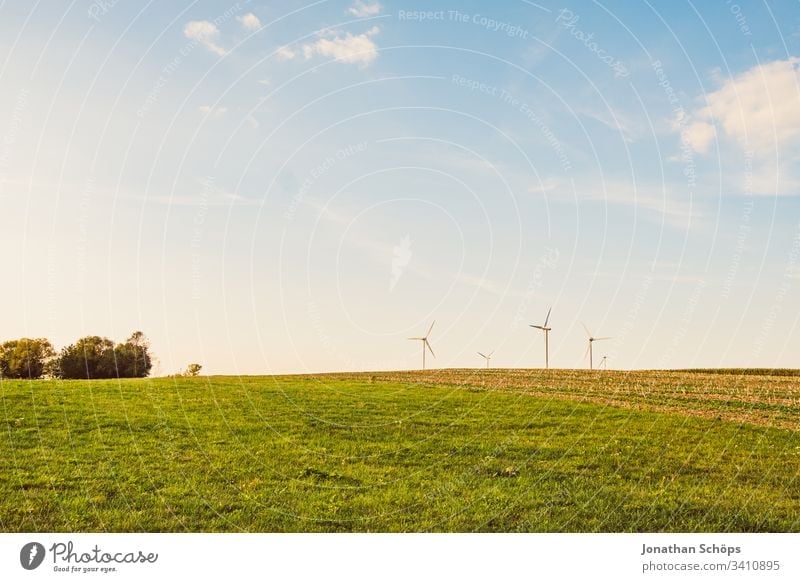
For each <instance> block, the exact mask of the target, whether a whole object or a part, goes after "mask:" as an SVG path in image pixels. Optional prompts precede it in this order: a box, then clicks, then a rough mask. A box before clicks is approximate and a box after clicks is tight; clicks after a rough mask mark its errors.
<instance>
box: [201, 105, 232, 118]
mask: <svg viewBox="0 0 800 582" xmlns="http://www.w3.org/2000/svg"><path fill="white" fill-rule="evenodd" d="M197 111H198V112H199V113H200V114H201V115H206V116H208V117H222V116H223V115H225V113H226V112H227V111H228V108H227V107H214V106H213V105H201V106H200V107H198V108H197Z"/></svg>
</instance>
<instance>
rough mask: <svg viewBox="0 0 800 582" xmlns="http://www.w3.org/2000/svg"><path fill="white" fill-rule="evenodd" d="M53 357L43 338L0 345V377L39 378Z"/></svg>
mask: <svg viewBox="0 0 800 582" xmlns="http://www.w3.org/2000/svg"><path fill="white" fill-rule="evenodd" d="M54 355H55V351H54V350H53V346H52V345H51V344H50V342H49V341H48V340H46V339H44V338H37V339H30V338H21V339H18V340H12V341H7V342H5V343H3V344H2V345H0V376H2V377H4V378H28V379H31V380H33V379H36V378H41V377H42V374H44V372H45V369H46V367H47V366H48V363H49V361H50V360H51V359H52V358H53V356H54Z"/></svg>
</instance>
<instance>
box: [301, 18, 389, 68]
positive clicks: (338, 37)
mask: <svg viewBox="0 0 800 582" xmlns="http://www.w3.org/2000/svg"><path fill="white" fill-rule="evenodd" d="M379 32H380V29H379V28H378V27H377V26H373V27H372V28H371V29H369V30H368V31H367V32H365V33H363V34H359V35H353V34H352V33H349V32H348V33H346V34H345V35H344V36H342V34H341V33H340V32H336V31H326V32H323V33H322V38H320V39H319V40H318V41H316V42H314V43H311V44H306V45H303V55H304V56H305V57H306V58H307V59H310V58H311V57H312V56H314V55H320V56H323V57H330V58H334V59H336V60H338V61H341V62H343V63H354V64H355V63H357V64H360V65H362V66H366V65H368V64H370V63H371V62H372V61H374V60H375V59H377V58H378V46H377V45H376V44H375V43H374V42H373V41H372V38H371V37H373V36H375V35H376V34H378V33H379Z"/></svg>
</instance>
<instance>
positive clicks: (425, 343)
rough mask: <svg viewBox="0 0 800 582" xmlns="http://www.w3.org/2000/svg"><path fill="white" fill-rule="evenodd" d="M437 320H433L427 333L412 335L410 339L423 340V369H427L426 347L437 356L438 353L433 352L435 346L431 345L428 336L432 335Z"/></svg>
mask: <svg viewBox="0 0 800 582" xmlns="http://www.w3.org/2000/svg"><path fill="white" fill-rule="evenodd" d="M435 323H436V320H434V321H433V323H432V324H431V326H430V327H429V328H428V333H426V334H425V335H424V336H422V337H410V338H408V339H410V340H419V341H421V342H422V369H423V370H424V369H425V348H426V347H427V348H428V349H429V350H430V351H431V355H432V356H433V357H434V358H435V357H436V354H434V353H433V348H432V347H431V344H430V342H429V341H428V336H429V335H431V330H432V329H433V326H434V324H435Z"/></svg>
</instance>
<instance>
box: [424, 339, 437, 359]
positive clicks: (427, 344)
mask: <svg viewBox="0 0 800 582" xmlns="http://www.w3.org/2000/svg"><path fill="white" fill-rule="evenodd" d="M424 341H425V345H426V346H428V349H429V350H430V352H431V355H432V356H433V357H434V358H435V357H436V354H434V353H433V348H432V347H431V343H430V342H429V341H428V340H427V339H425V340H424Z"/></svg>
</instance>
